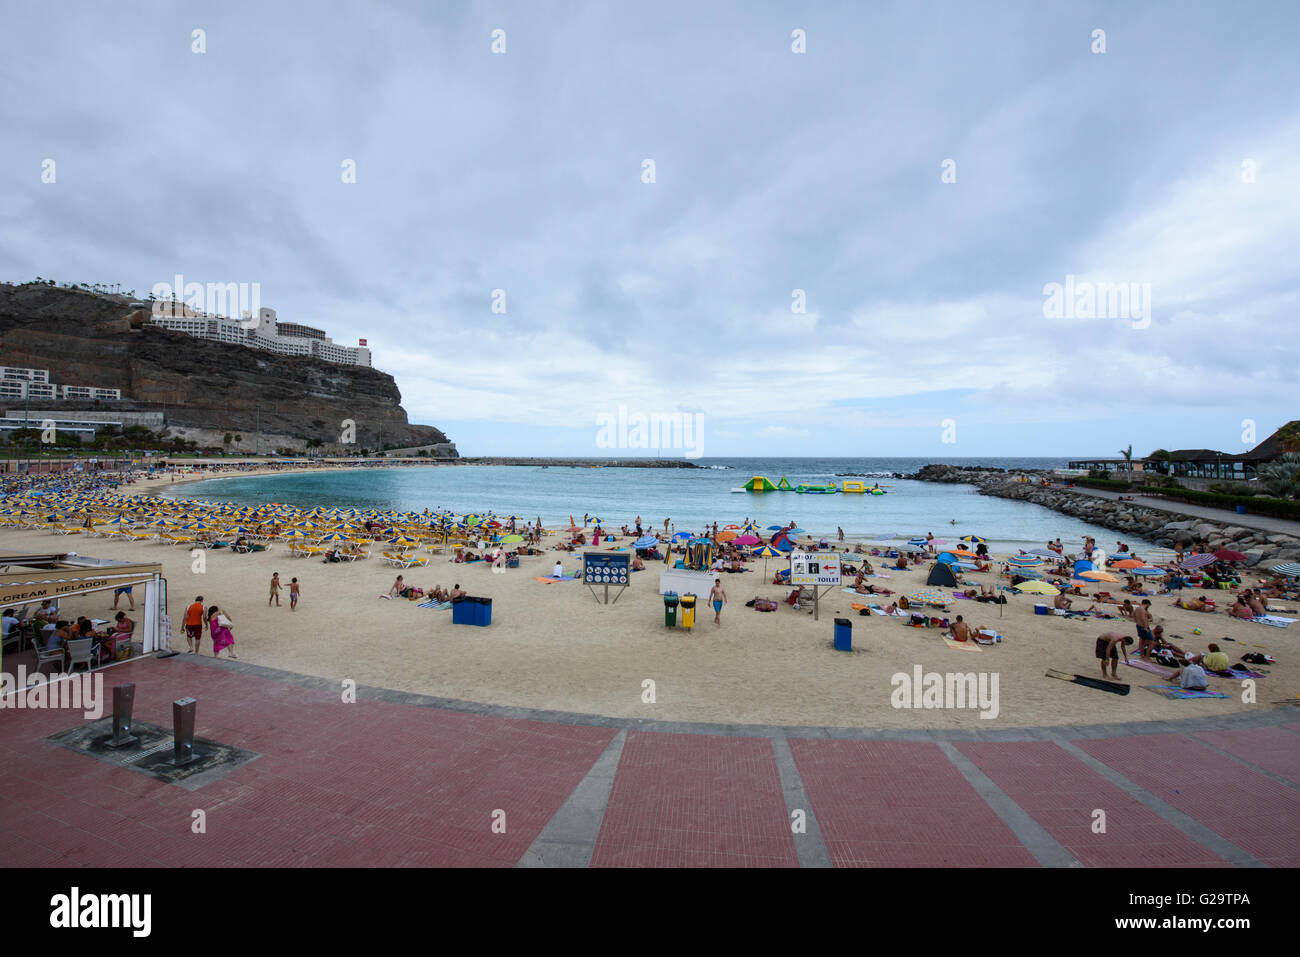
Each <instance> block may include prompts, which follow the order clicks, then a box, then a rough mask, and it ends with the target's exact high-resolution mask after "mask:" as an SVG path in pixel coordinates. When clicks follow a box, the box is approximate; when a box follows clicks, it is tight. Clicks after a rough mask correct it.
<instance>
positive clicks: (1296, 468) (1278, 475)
mask: <svg viewBox="0 0 1300 957" xmlns="http://www.w3.org/2000/svg"><path fill="white" fill-rule="evenodd" d="M1256 474H1257V475H1258V477H1259V484H1260V485H1262V486H1263V487H1264V488H1266V489H1268V490H1269V491H1270V492H1272V493H1273V494H1274V495H1276V496H1278V497H1279V498H1291V497H1292V496H1294V495H1296V494H1298V493H1300V452H1287V453H1285V454H1284V455H1282V456H1279V457H1278V458H1277V459H1275V460H1274V461H1272V462H1269V463H1268V464H1267V465H1261V466H1260V467H1259V471H1258V472H1257V473H1256Z"/></svg>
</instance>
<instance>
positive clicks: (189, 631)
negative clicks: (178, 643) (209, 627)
mask: <svg viewBox="0 0 1300 957" xmlns="http://www.w3.org/2000/svg"><path fill="white" fill-rule="evenodd" d="M185 641H186V642H187V643H188V644H189V646H190V654H195V655H196V654H198V653H199V651H200V650H201V647H202V645H203V596H202V595H199V596H198V597H197V598H195V599H194V603H193V604H191V605H190V607H188V608H186V609H185Z"/></svg>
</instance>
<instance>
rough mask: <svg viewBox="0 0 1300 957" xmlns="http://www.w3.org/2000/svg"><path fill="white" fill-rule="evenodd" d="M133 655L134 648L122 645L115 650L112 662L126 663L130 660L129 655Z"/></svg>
mask: <svg viewBox="0 0 1300 957" xmlns="http://www.w3.org/2000/svg"><path fill="white" fill-rule="evenodd" d="M134 653H135V648H134V646H132V645H123V646H122V647H121V648H119V649H117V654H116V655H114V656H113V660H114V661H126V659H128V658H130V657H131V655H133V654H134Z"/></svg>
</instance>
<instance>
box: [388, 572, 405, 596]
mask: <svg viewBox="0 0 1300 957" xmlns="http://www.w3.org/2000/svg"><path fill="white" fill-rule="evenodd" d="M410 593H411V588H410V586H409V585H407V584H406V581H405V580H404V579H403V578H402V576H401V575H398V576H397V580H396V581H395V582H393V587H392V588H390V589H388V597H389V598H405V597H407V596H408V595H410Z"/></svg>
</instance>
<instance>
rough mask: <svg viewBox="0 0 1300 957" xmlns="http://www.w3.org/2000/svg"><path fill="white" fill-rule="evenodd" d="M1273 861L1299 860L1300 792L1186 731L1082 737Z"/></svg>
mask: <svg viewBox="0 0 1300 957" xmlns="http://www.w3.org/2000/svg"><path fill="white" fill-rule="evenodd" d="M1075 743H1076V744H1077V745H1078V746H1079V747H1080V748H1081V749H1083V750H1084V751H1086V752H1087V753H1088V754H1090V755H1092V756H1093V757H1094V758H1096V759H1097V760H1099V761H1102V762H1103V763H1105V764H1107V765H1109V766H1110V767H1112V768H1114V769H1115V770H1116V771H1118V772H1119V773H1120V774H1122V775H1124V776H1125V777H1127V778H1128V779H1129V780H1130V781H1133V782H1134V783H1135V784H1138V785H1139V786H1141V787H1143V788H1145V789H1146V790H1147V791H1150V792H1151V793H1152V794H1154V795H1155V796H1156V797H1158V798H1160V799H1161V800H1163V801H1167V802H1168V803H1169V804H1172V805H1173V806H1174V807H1176V808H1178V810H1180V811H1182V812H1183V813H1184V814H1186V815H1187V816H1188V817H1191V818H1193V819H1194V820H1197V821H1199V822H1201V823H1202V824H1204V825H1205V826H1206V827H1208V828H1210V830H1212V831H1214V832H1215V833H1217V834H1219V835H1221V836H1223V837H1225V838H1227V839H1228V840H1229V841H1231V842H1232V843H1234V844H1236V845H1237V846H1238V847H1240V848H1242V849H1243V850H1245V851H1246V852H1248V853H1250V854H1252V855H1254V856H1255V857H1256V858H1258V859H1259V860H1260V861H1262V862H1264V863H1265V864H1268V865H1270V866H1272V867H1296V866H1297V865H1300V793H1297V792H1296V791H1294V790H1292V789H1291V788H1289V787H1287V786H1286V785H1284V784H1279V783H1278V782H1276V781H1274V780H1272V779H1271V778H1267V777H1265V776H1264V775H1262V774H1259V773H1257V772H1255V771H1251V770H1249V769H1248V768H1244V767H1242V766H1241V765H1240V764H1238V763H1237V762H1235V761H1233V760H1232V759H1231V758H1226V757H1224V756H1223V755H1221V754H1216V753H1215V752H1213V751H1211V750H1210V749H1209V748H1207V747H1205V746H1204V745H1203V744H1198V743H1197V742H1196V741H1194V740H1192V739H1191V738H1189V737H1186V736H1184V735H1180V734H1156V735H1143V736H1133V737H1125V738H1100V739H1097V740H1093V741H1078V742H1075Z"/></svg>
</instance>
